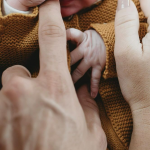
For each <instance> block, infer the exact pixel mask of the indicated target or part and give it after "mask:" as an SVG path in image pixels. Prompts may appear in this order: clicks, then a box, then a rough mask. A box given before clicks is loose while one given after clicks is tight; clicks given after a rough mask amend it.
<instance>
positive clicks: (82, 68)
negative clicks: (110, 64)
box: [67, 28, 106, 98]
mask: <svg viewBox="0 0 150 150" xmlns="http://www.w3.org/2000/svg"><path fill="white" fill-rule="evenodd" d="M67 40H68V41H72V42H75V43H76V45H77V48H76V49H75V50H73V51H72V52H71V65H73V64H75V63H76V62H78V61H79V60H81V59H82V61H81V63H80V64H79V66H78V67H77V68H76V69H75V71H74V72H73V74H72V79H73V82H74V83H75V82H77V81H78V80H79V79H80V78H81V77H82V76H83V75H84V74H85V73H86V72H87V70H88V69H89V68H91V67H92V74H91V96H92V97H93V98H95V97H96V96H97V94H98V88H99V82H100V77H101V72H102V70H103V69H104V67H105V64H106V47H105V44H104V42H103V39H102V37H101V36H100V35H99V34H98V33H97V32H96V31H95V30H87V31H85V32H81V31H80V30H77V29H73V28H70V29H68V30H67Z"/></svg>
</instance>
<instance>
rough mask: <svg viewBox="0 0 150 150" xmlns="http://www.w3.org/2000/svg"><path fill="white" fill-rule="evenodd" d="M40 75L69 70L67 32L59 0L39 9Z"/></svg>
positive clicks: (48, 1) (50, 0) (46, 3)
mask: <svg viewBox="0 0 150 150" xmlns="http://www.w3.org/2000/svg"><path fill="white" fill-rule="evenodd" d="M39 45H40V74H41V73H45V72H46V73H47V74H48V72H50V71H56V72H58V71H60V72H62V71H61V70H62V69H63V70H64V69H66V70H68V68H67V52H66V31H65V27H64V23H63V20H62V17H61V13H60V4H59V0H47V1H46V2H45V3H43V4H42V5H41V6H40V9H39Z"/></svg>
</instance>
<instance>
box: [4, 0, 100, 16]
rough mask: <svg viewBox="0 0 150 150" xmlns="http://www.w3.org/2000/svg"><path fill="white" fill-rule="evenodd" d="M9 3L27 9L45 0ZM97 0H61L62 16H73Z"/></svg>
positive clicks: (8, 0)
mask: <svg viewBox="0 0 150 150" xmlns="http://www.w3.org/2000/svg"><path fill="white" fill-rule="evenodd" d="M6 1H7V3H8V4H9V5H10V6H12V7H13V8H16V9H18V10H22V11H27V10H29V8H30V7H35V6H37V5H40V4H42V3H43V2H44V1H45V0H38V1H37V0H6ZM96 1H97V0H60V5H61V14H62V17H68V16H71V15H73V14H75V13H77V12H79V11H80V10H82V9H84V8H87V7H90V6H91V5H92V4H93V3H94V2H96Z"/></svg>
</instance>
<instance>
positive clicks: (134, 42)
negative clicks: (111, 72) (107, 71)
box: [115, 0, 150, 150]
mask: <svg viewBox="0 0 150 150" xmlns="http://www.w3.org/2000/svg"><path fill="white" fill-rule="evenodd" d="M140 3H141V8H142V10H143V12H144V14H145V16H146V17H147V18H148V24H149V25H150V9H149V8H150V1H149V0H140ZM115 30H116V31H115V32H116V44H115V59H116V65H117V73H118V79H119V82H120V87H121V90H122V93H123V96H124V97H125V99H126V101H127V102H128V103H129V105H130V107H131V111H132V116H133V134H132V140H131V144H130V149H132V148H133V149H139V150H141V149H144V150H147V149H149V146H150V144H149V141H150V118H149V114H150V66H149V62H150V26H149V27H148V32H147V35H146V36H145V37H144V38H143V40H142V44H141V43H140V39H139V35H138V30H139V17H138V12H137V9H136V7H135V5H134V3H133V2H132V1H130V0H118V10H117V14H116V21H115ZM135 147H136V148H135Z"/></svg>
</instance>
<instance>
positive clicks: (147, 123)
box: [130, 107, 150, 150]
mask: <svg viewBox="0 0 150 150" xmlns="http://www.w3.org/2000/svg"><path fill="white" fill-rule="evenodd" d="M132 116H133V133H132V138H131V143H130V150H132V149H133V150H134V149H135V147H136V150H141V149H149V147H150V143H149V141H150V117H149V116H150V108H148V107H147V108H143V109H139V110H134V111H132Z"/></svg>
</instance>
